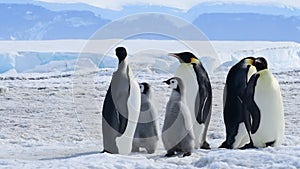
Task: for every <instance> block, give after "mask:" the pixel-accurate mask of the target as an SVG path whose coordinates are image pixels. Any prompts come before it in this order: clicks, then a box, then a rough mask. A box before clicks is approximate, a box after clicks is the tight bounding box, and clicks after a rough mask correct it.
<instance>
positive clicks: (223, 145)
mask: <svg viewBox="0 0 300 169" xmlns="http://www.w3.org/2000/svg"><path fill="white" fill-rule="evenodd" d="M219 148H227V149H232V147H231V146H229V145H228V144H227V141H226V140H225V141H224V142H223V143H222V144H221V145H220V146H219Z"/></svg>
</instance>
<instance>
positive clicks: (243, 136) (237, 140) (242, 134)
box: [232, 122, 250, 149]
mask: <svg viewBox="0 0 300 169" xmlns="http://www.w3.org/2000/svg"><path fill="white" fill-rule="evenodd" d="M248 143H250V138H249V135H248V131H247V129H246V126H245V123H244V122H242V123H240V124H239V128H238V132H237V135H236V136H235V137H234V143H233V145H232V148H234V149H236V148H241V147H243V146H245V145H246V144H248Z"/></svg>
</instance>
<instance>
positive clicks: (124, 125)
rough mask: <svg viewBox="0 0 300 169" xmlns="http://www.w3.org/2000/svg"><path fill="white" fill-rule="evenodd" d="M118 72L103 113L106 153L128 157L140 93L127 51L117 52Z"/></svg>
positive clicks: (110, 88) (111, 83)
mask: <svg viewBox="0 0 300 169" xmlns="http://www.w3.org/2000/svg"><path fill="white" fill-rule="evenodd" d="M115 52H116V56H117V57H118V60H119V64H118V69H117V70H116V71H115V72H114V73H113V76H112V79H111V82H110V86H109V88H108V90H107V93H106V96H105V99H104V103H103V110H102V134H103V146H104V150H103V152H109V153H113V154H129V153H130V152H131V148H132V141H133V137H134V132H135V129H136V125H137V121H138V118H139V114H140V106H141V93H140V88H139V85H138V83H137V82H136V81H135V79H134V76H133V73H132V71H131V69H130V67H129V65H128V63H127V51H126V49H125V48H124V47H118V48H116V50H115Z"/></svg>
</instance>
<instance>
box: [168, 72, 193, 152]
mask: <svg viewBox="0 0 300 169" xmlns="http://www.w3.org/2000/svg"><path fill="white" fill-rule="evenodd" d="M165 83H166V84H168V85H169V86H170V88H172V89H173V90H172V93H171V96H170V98H169V101H168V103H167V108H166V115H165V120H164V125H163V129H162V141H163V144H164V147H165V149H166V150H167V154H166V155H165V156H166V157H170V156H173V155H175V153H183V156H189V155H191V153H192V151H193V148H194V133H193V121H192V118H191V115H190V112H189V109H188V108H187V106H186V103H185V101H184V94H185V92H184V86H183V83H182V80H181V79H180V78H178V77H173V78H170V79H169V80H167V81H165Z"/></svg>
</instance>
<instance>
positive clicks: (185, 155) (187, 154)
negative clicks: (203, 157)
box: [182, 152, 192, 157]
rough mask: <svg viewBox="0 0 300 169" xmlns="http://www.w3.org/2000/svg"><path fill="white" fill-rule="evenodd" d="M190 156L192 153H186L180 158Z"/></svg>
mask: <svg viewBox="0 0 300 169" xmlns="http://www.w3.org/2000/svg"><path fill="white" fill-rule="evenodd" d="M190 155H192V153H191V152H186V153H184V154H183V156H182V157H187V156H190Z"/></svg>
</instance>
